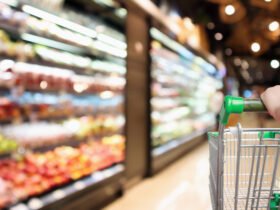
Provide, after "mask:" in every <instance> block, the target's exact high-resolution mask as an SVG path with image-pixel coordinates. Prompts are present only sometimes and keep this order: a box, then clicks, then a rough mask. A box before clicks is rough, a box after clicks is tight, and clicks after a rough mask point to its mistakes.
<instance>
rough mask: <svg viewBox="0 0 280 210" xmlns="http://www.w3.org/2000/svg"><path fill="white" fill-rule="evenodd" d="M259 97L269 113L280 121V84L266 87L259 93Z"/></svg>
mask: <svg viewBox="0 0 280 210" xmlns="http://www.w3.org/2000/svg"><path fill="white" fill-rule="evenodd" d="M261 99H262V101H263V103H264V104H265V106H266V108H267V110H268V112H269V114H270V115H272V116H273V117H274V118H275V119H276V120H277V121H280V85H277V86H274V87H271V88H268V89H267V90H266V91H265V92H263V93H262V94H261Z"/></svg>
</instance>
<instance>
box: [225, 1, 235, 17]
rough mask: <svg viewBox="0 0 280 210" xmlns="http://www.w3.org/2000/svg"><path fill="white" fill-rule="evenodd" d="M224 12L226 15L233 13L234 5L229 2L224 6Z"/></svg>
mask: <svg viewBox="0 0 280 210" xmlns="http://www.w3.org/2000/svg"><path fill="white" fill-rule="evenodd" d="M225 13H226V14H227V15H233V14H234V13H235V7H234V6H233V5H231V4H229V5H227V6H226V7H225Z"/></svg>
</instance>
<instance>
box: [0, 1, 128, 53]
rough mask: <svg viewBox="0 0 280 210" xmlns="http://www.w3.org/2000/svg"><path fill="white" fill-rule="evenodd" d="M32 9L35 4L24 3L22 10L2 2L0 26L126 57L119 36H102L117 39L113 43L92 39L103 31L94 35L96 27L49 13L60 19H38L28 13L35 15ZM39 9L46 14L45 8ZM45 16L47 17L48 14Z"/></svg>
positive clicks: (93, 51)
mask: <svg viewBox="0 0 280 210" xmlns="http://www.w3.org/2000/svg"><path fill="white" fill-rule="evenodd" d="M34 10H36V11H38V10H37V9H36V8H35V9H34V7H31V6H28V5H24V6H23V11H25V12H21V11H17V10H14V9H12V8H11V7H9V6H7V5H5V4H0V25H1V24H2V26H3V27H6V28H8V29H9V30H12V31H15V30H16V31H17V33H18V34H21V35H20V36H21V37H22V38H23V39H29V38H30V37H34V36H30V34H31V35H36V36H39V37H43V38H47V39H51V40H55V41H58V42H61V43H65V44H69V45H73V46H76V47H81V48H83V49H85V50H86V52H87V53H88V54H92V55H95V54H100V53H101V54H104V53H105V54H108V55H112V56H114V57H119V58H125V57H126V44H125V43H124V42H123V41H122V40H121V41H120V40H116V39H113V38H111V39H110V37H108V36H106V39H105V40H108V39H110V40H111V41H112V43H117V44H115V45H113V44H111V42H104V38H103V41H102V40H100V39H99V40H98V39H95V38H96V37H98V36H99V37H100V36H101V37H103V36H105V35H97V32H96V31H94V30H92V29H89V28H86V27H84V26H82V25H79V24H76V23H74V22H70V21H65V20H63V21H61V19H62V18H60V17H57V16H55V15H52V14H51V16H52V17H53V16H55V19H58V20H59V21H58V22H59V23H58V24H56V23H54V22H53V21H52V20H53V18H47V19H40V18H37V17H34V16H31V15H30V14H29V13H32V14H33V15H34ZM39 11H41V10H39ZM41 12H43V13H44V14H46V12H44V11H41ZM36 14H37V13H36ZM47 16H48V17H49V15H47ZM40 17H41V16H40ZM44 17H46V15H44ZM50 19H51V20H50ZM75 29H77V30H75ZM22 33H24V34H22ZM28 37H29V38H28ZM44 40H45V39H44Z"/></svg>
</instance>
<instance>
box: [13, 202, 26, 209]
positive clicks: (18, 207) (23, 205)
mask: <svg viewBox="0 0 280 210" xmlns="http://www.w3.org/2000/svg"><path fill="white" fill-rule="evenodd" d="M9 210H29V208H28V207H27V206H26V205H25V204H23V203H19V204H17V205H16V206H13V207H11V208H10V209H9Z"/></svg>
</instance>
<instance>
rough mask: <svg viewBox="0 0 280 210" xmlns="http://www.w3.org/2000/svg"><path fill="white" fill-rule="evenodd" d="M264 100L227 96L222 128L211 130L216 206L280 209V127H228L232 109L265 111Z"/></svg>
mask: <svg viewBox="0 0 280 210" xmlns="http://www.w3.org/2000/svg"><path fill="white" fill-rule="evenodd" d="M263 110H265V107H264V105H263V104H262V102H261V101H260V100H244V99H243V98H237V97H228V96H227V97H226V98H225V102H224V105H223V107H222V111H221V114H220V125H219V132H209V133H208V139H209V150H210V194H211V201H212V208H213V210H229V209H234V210H243V209H245V210H247V209H250V210H255V209H268V210H269V209H271V210H280V161H279V159H280V157H279V156H280V129H278V128H253V129H243V128H242V127H241V125H240V124H238V125H237V126H236V127H232V128H228V129H225V125H226V124H227V122H228V118H229V115H230V114H231V113H242V112H245V111H263Z"/></svg>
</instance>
